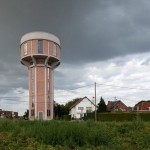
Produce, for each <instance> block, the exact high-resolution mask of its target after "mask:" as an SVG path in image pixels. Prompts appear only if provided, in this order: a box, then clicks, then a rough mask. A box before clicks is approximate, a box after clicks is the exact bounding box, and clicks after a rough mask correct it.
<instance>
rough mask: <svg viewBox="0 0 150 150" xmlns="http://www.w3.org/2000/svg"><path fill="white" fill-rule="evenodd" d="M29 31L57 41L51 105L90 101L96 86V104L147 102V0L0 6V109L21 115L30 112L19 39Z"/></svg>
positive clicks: (38, 0)
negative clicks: (49, 35) (79, 99)
mask: <svg viewBox="0 0 150 150" xmlns="http://www.w3.org/2000/svg"><path fill="white" fill-rule="evenodd" d="M32 31H46V32H50V33H53V34H55V35H56V36H58V37H59V38H60V41H61V65H60V66H59V67H58V68H57V69H56V70H55V85H54V86H55V101H57V102H59V103H61V104H64V103H65V102H67V101H69V100H71V99H74V98H76V97H84V96H87V97H88V98H89V99H92V97H93V96H94V82H97V101H98V102H99V99H100V97H101V96H103V98H104V99H105V102H106V104H107V102H108V100H114V97H115V96H116V97H117V99H120V100H122V101H123V102H124V103H125V104H126V105H127V106H134V105H135V104H136V103H137V102H138V101H140V100H148V99H150V92H149V91H150V84H149V82H150V1H149V0H44V1H42V0H25V1H23V0H13V1H10V0H0V108H1V109H5V110H13V111H18V112H19V113H20V114H23V113H24V111H25V110H26V109H28V70H27V68H26V67H24V66H22V65H21V64H20V39H21V37H22V36H23V35H24V34H25V33H27V32H32ZM84 86H85V87H84ZM79 87H84V88H79ZM126 87H128V88H126ZM77 88H79V89H77ZM72 89H76V90H72Z"/></svg>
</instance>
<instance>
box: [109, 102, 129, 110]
mask: <svg viewBox="0 0 150 150" xmlns="http://www.w3.org/2000/svg"><path fill="white" fill-rule="evenodd" d="M107 111H108V112H116V111H120V112H128V107H127V106H126V105H125V104H124V103H123V102H122V101H121V100H116V101H108V104H107Z"/></svg>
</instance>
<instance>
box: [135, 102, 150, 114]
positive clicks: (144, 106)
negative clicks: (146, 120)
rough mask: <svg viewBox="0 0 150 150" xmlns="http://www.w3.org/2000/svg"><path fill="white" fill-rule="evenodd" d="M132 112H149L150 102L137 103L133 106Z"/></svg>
mask: <svg viewBox="0 0 150 150" xmlns="http://www.w3.org/2000/svg"><path fill="white" fill-rule="evenodd" d="M133 111H136V112H150V100H148V101H140V102H138V103H137V104H136V105H135V106H134V108H133Z"/></svg>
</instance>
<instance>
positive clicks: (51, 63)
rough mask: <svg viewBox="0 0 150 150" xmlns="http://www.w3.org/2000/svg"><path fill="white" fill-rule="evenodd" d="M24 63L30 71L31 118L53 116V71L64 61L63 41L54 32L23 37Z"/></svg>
mask: <svg viewBox="0 0 150 150" xmlns="http://www.w3.org/2000/svg"><path fill="white" fill-rule="evenodd" d="M20 48H21V63H22V64H23V65H25V66H27V67H28V70H29V119H30V120H33V119H43V120H51V119H53V100H54V96H53V95H54V90H53V70H54V69H55V68H56V67H57V66H58V65H59V64H60V41H59V39H58V38H57V37H56V36H55V35H53V34H50V33H46V32H31V33H27V34H25V35H24V36H23V37H22V38H21V43H20Z"/></svg>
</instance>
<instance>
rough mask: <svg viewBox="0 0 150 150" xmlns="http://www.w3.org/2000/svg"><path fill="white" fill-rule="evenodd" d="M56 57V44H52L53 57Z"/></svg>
mask: <svg viewBox="0 0 150 150" xmlns="http://www.w3.org/2000/svg"><path fill="white" fill-rule="evenodd" d="M56 55H57V49H56V44H55V43H54V44H53V56H56Z"/></svg>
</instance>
